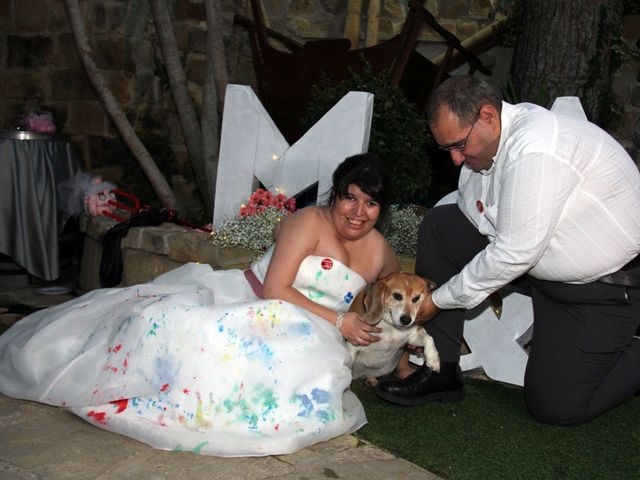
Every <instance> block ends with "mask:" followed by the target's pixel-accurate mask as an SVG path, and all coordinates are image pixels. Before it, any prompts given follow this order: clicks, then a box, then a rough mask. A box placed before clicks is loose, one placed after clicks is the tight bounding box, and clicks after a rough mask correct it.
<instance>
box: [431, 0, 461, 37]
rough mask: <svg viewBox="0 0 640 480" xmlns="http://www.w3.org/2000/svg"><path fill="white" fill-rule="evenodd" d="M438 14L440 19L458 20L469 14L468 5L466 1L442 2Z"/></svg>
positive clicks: (451, 0)
mask: <svg viewBox="0 0 640 480" xmlns="http://www.w3.org/2000/svg"><path fill="white" fill-rule="evenodd" d="M438 13H439V15H440V18H449V19H458V18H460V17H464V16H465V14H466V13H467V5H466V2H465V0H440V4H439V5H438ZM443 26H444V25H443ZM445 28H446V27H445ZM447 30H449V29H448V28H447ZM449 31H451V30H449Z"/></svg>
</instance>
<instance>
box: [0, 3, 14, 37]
mask: <svg viewBox="0 0 640 480" xmlns="http://www.w3.org/2000/svg"><path fill="white" fill-rule="evenodd" d="M12 13H13V0H0V32H10V31H11V29H12V27H13V25H12V24H13V15H12Z"/></svg>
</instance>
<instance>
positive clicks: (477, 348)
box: [411, 190, 533, 386]
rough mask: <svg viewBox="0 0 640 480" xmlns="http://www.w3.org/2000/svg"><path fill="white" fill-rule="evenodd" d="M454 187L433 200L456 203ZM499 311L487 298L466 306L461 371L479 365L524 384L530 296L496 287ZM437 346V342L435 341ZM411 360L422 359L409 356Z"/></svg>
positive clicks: (502, 379)
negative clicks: (500, 300) (464, 344)
mask: <svg viewBox="0 0 640 480" xmlns="http://www.w3.org/2000/svg"><path fill="white" fill-rule="evenodd" d="M457 201H458V191H457V190H456V191H454V192H451V193H450V194H448V195H446V196H444V197H443V198H441V199H440V201H438V203H436V206H438V205H446V204H451V203H457ZM499 295H500V296H501V298H502V313H501V314H500V318H498V317H497V316H496V314H495V313H494V310H493V308H492V307H491V304H490V302H489V299H487V300H485V301H484V302H482V303H481V304H480V305H478V306H477V307H475V308H473V309H471V310H467V312H466V315H465V322H464V340H465V342H467V345H468V346H469V350H471V353H468V354H466V355H462V356H461V357H460V368H461V369H462V371H463V372H471V371H473V370H479V369H482V370H483V371H484V373H485V374H486V375H487V376H488V377H489V378H491V379H493V380H497V381H499V382H504V383H510V384H513V385H519V386H523V385H524V371H525V368H526V366H527V360H528V359H529V354H528V353H527V351H526V350H525V349H524V345H525V344H526V343H527V342H528V341H529V339H530V337H531V330H532V326H533V305H532V303H531V298H530V297H528V296H526V295H522V294H520V293H517V292H515V291H513V289H511V288H510V287H505V288H503V289H501V290H499ZM436 346H437V345H436ZM411 361H412V362H415V363H420V364H421V363H422V359H421V358H419V357H417V356H413V355H412V356H411Z"/></svg>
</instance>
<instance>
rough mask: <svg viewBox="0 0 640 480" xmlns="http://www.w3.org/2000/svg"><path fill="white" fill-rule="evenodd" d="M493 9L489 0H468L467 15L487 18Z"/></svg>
mask: <svg viewBox="0 0 640 480" xmlns="http://www.w3.org/2000/svg"><path fill="white" fill-rule="evenodd" d="M492 10H493V5H491V0H471V1H470V2H469V16H470V17H472V18H482V19H486V18H488V17H489V16H490V15H491V13H492Z"/></svg>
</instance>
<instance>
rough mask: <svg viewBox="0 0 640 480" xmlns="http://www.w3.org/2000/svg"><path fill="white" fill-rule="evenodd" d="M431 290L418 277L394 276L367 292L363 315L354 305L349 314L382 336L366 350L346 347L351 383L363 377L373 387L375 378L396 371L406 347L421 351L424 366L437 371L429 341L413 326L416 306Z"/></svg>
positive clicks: (432, 286) (431, 286) (436, 357)
mask: <svg viewBox="0 0 640 480" xmlns="http://www.w3.org/2000/svg"><path fill="white" fill-rule="evenodd" d="M435 287H436V285H435V283H433V282H432V281H430V280H425V279H424V278H422V277H419V276H418V275H414V274H411V273H402V272H396V273H392V274H390V275H387V276H386V277H384V278H381V279H380V280H378V281H377V282H376V283H374V284H373V285H371V286H369V287H368V288H367V290H366V291H365V293H364V310H365V311H364V312H362V311H358V307H357V305H356V306H355V308H352V311H356V312H358V313H360V315H361V316H362V318H363V319H364V320H365V322H367V323H368V324H369V325H376V326H378V327H379V328H382V332H381V333H379V334H377V335H378V336H379V337H380V341H379V342H374V343H371V344H370V345H367V346H356V345H352V344H350V343H348V344H347V349H348V351H349V353H350V354H351V359H352V372H353V378H354V379H355V378H361V377H365V379H366V382H367V383H368V384H369V385H375V384H376V380H375V378H376V377H380V376H382V375H387V374H388V373H391V372H392V371H393V370H394V369H395V368H396V366H397V365H398V362H399V360H400V357H401V356H402V352H403V350H404V346H405V345H406V344H407V343H408V344H410V345H414V346H416V347H423V349H424V353H423V355H424V358H425V362H426V364H427V366H429V368H431V369H432V370H433V371H435V372H438V371H440V357H439V355H438V350H436V347H435V344H434V343H433V338H431V336H430V335H429V334H428V333H427V332H426V331H425V330H424V328H422V326H421V325H416V324H415V321H416V314H417V313H418V310H419V309H420V304H421V303H422V301H423V300H424V299H425V297H426V296H427V293H428V292H429V291H430V290H433V289H435ZM357 300H358V299H357V298H356V301H357ZM354 304H356V302H355V301H354ZM360 309H361V307H360Z"/></svg>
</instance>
